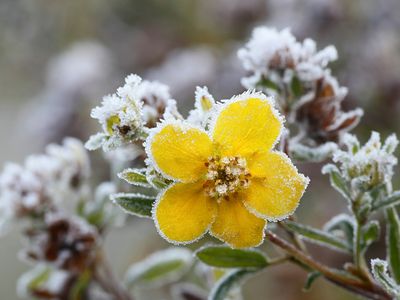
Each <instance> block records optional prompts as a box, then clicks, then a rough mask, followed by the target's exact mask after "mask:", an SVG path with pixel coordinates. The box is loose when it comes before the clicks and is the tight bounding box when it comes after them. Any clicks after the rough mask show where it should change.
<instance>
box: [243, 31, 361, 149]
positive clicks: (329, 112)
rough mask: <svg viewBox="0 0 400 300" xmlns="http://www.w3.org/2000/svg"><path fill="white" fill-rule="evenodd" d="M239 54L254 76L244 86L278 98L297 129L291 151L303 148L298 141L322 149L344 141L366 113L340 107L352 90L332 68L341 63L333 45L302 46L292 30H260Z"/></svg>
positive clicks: (290, 146)
mask: <svg viewBox="0 0 400 300" xmlns="http://www.w3.org/2000/svg"><path fill="white" fill-rule="evenodd" d="M238 56H239V58H240V59H241V60H242V63H243V66H244V68H245V69H246V70H247V71H249V72H250V75H249V76H248V77H245V78H243V80H242V84H243V85H244V86H245V87H247V88H255V89H261V90H265V91H266V92H267V93H270V94H273V95H275V96H276V98H277V102H278V103H279V108H280V110H281V112H282V113H283V114H284V115H285V116H287V119H288V122H289V124H290V125H291V126H292V127H295V128H296V129H295V132H296V134H297V135H296V137H294V138H293V139H290V140H289V143H288V144H289V151H290V152H291V151H295V150H294V149H298V147H296V146H297V145H292V144H293V143H298V144H301V145H302V146H304V147H319V146H324V144H325V143H329V142H339V141H340V138H341V136H342V134H343V133H344V132H347V131H349V130H351V129H353V128H354V127H355V126H356V125H357V124H358V123H359V121H360V118H361V116H362V115H363V112H362V110H361V109H355V110H352V111H349V112H344V111H342V109H341V105H342V101H343V99H344V98H345V97H346V95H347V88H345V87H341V86H340V85H339V83H338V82H337V80H336V78H334V77H333V76H332V75H331V72H330V69H329V68H328V64H329V63H330V62H332V61H335V60H336V59H337V51H336V48H335V47H334V46H328V47H326V48H324V49H322V50H320V51H317V46H316V43H315V42H314V41H313V40H311V39H305V40H304V41H303V42H302V43H300V42H298V41H297V40H296V38H295V37H294V36H293V35H292V34H291V33H290V31H289V29H284V30H282V31H277V30H276V29H274V28H267V27H259V28H256V29H255V30H254V31H253V35H252V38H251V39H250V41H249V42H248V43H247V44H246V45H245V47H244V48H242V49H240V50H239V52H238ZM289 129H291V127H289ZM304 147H303V148H304ZM290 148H292V149H290ZM309 150H310V151H312V149H311V148H309ZM314 156H318V155H314Z"/></svg>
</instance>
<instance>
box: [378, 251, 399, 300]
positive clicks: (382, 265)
mask: <svg viewBox="0 0 400 300" xmlns="http://www.w3.org/2000/svg"><path fill="white" fill-rule="evenodd" d="M371 269H372V275H373V276H374V278H375V279H376V280H377V281H378V282H379V283H380V284H381V285H382V286H383V287H384V288H385V290H387V291H388V292H389V293H390V294H392V295H393V296H395V297H396V299H398V298H399V296H400V286H399V285H398V284H397V283H396V282H395V281H394V280H393V278H392V277H390V275H389V272H388V263H387V262H386V261H385V260H382V259H378V258H375V259H372V260H371Z"/></svg>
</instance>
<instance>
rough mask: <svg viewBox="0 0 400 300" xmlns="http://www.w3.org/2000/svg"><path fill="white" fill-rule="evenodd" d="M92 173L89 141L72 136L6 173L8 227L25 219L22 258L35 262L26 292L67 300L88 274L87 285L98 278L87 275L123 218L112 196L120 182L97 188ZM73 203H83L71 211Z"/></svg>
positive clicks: (22, 289)
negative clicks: (109, 231)
mask: <svg viewBox="0 0 400 300" xmlns="http://www.w3.org/2000/svg"><path fill="white" fill-rule="evenodd" d="M90 171H91V170H90V163H89V158H88V155H87V152H86V150H85V148H84V146H83V144H82V143H81V142H80V141H78V140H76V139H73V138H67V139H65V140H64V142H63V144H62V145H55V144H51V145H49V146H47V148H46V151H45V154H42V155H32V156H29V157H28V158H27V159H26V161H25V163H24V165H23V166H20V165H17V164H8V165H6V167H5V169H4V171H3V172H2V173H1V174H0V189H1V190H0V220H1V222H2V223H1V225H2V227H3V228H2V229H5V227H6V225H10V224H11V223H12V222H13V221H14V223H17V221H19V222H21V221H24V222H23V224H24V228H23V235H24V238H25V239H26V240H27V243H26V248H25V249H23V250H22V251H21V254H22V255H21V257H22V258H24V259H25V260H28V261H29V262H31V263H33V264H34V265H35V267H34V268H33V269H32V270H31V271H30V272H28V273H27V274H25V275H24V276H22V277H21V280H20V282H19V293H20V295H21V296H23V297H32V296H33V297H38V298H41V299H66V300H67V299H71V297H72V298H73V297H74V296H73V295H74V294H73V293H75V292H76V290H74V289H76V286H77V285H79V284H82V282H81V281H82V280H83V279H82V276H86V277H85V278H84V280H86V281H87V283H86V284H88V283H89V282H90V281H91V280H92V279H91V276H92V275H90V276H88V275H87V273H88V272H89V273H93V272H95V270H96V263H95V262H98V259H97V256H98V253H99V249H100V245H101V240H102V238H101V234H102V232H103V230H104V229H105V227H106V226H109V225H111V224H114V223H115V222H114V221H116V220H117V217H118V216H117V212H116V210H115V209H113V208H112V207H110V205H111V203H110V201H109V200H108V199H109V195H110V194H111V193H114V192H115V186H114V185H113V184H112V183H103V184H100V185H99V186H98V187H97V189H96V190H95V191H94V192H92V191H91V190H90V186H89V176H90ZM90 197H93V200H92V201H90V200H89V198H90ZM74 199H75V200H74ZM67 200H68V201H67ZM71 200H73V201H71ZM67 202H68V203H67ZM71 204H75V205H76V206H77V210H76V212H75V213H74V214H71V213H67V209H65V206H67V207H71ZM3 233H4V231H3ZM85 274H86V275H85Z"/></svg>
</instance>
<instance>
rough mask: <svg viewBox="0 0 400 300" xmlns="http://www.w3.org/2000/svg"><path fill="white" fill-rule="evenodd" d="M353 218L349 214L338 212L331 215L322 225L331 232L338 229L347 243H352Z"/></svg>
mask: <svg viewBox="0 0 400 300" xmlns="http://www.w3.org/2000/svg"><path fill="white" fill-rule="evenodd" d="M354 225H355V224H354V219H352V218H351V217H350V216H349V215H346V214H340V215H337V216H335V217H333V218H332V219H331V220H330V221H329V222H327V223H326V224H325V225H324V231H327V232H330V233H333V232H335V231H338V230H340V231H341V232H343V234H344V237H345V238H346V240H347V243H348V244H349V245H353V240H354Z"/></svg>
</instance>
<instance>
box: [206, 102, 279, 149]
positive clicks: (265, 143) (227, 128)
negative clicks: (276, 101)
mask: <svg viewBox="0 0 400 300" xmlns="http://www.w3.org/2000/svg"><path fill="white" fill-rule="evenodd" d="M257 96H258V97H257ZM239 97H243V100H241V99H240V98H239V99H236V100H233V101H232V102H229V103H228V104H225V105H226V106H225V107H224V108H223V109H222V111H221V112H220V114H219V116H218V118H217V119H216V123H215V125H214V130H213V139H214V142H215V143H216V145H217V148H219V149H220V152H221V155H222V156H224V155H227V156H232V155H233V156H238V155H239V156H242V157H245V156H248V155H251V154H252V153H254V152H259V151H268V150H270V149H271V148H272V147H273V145H274V144H275V142H276V140H277V139H278V137H279V135H280V132H281V130H282V121H281V119H280V117H279V114H278V112H277V111H276V110H275V109H274V108H273V107H272V104H271V102H270V101H268V100H267V99H266V98H264V97H263V96H262V95H261V94H255V95H251V94H250V95H246V94H243V95H241V96H239ZM246 97H247V99H246Z"/></svg>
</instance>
